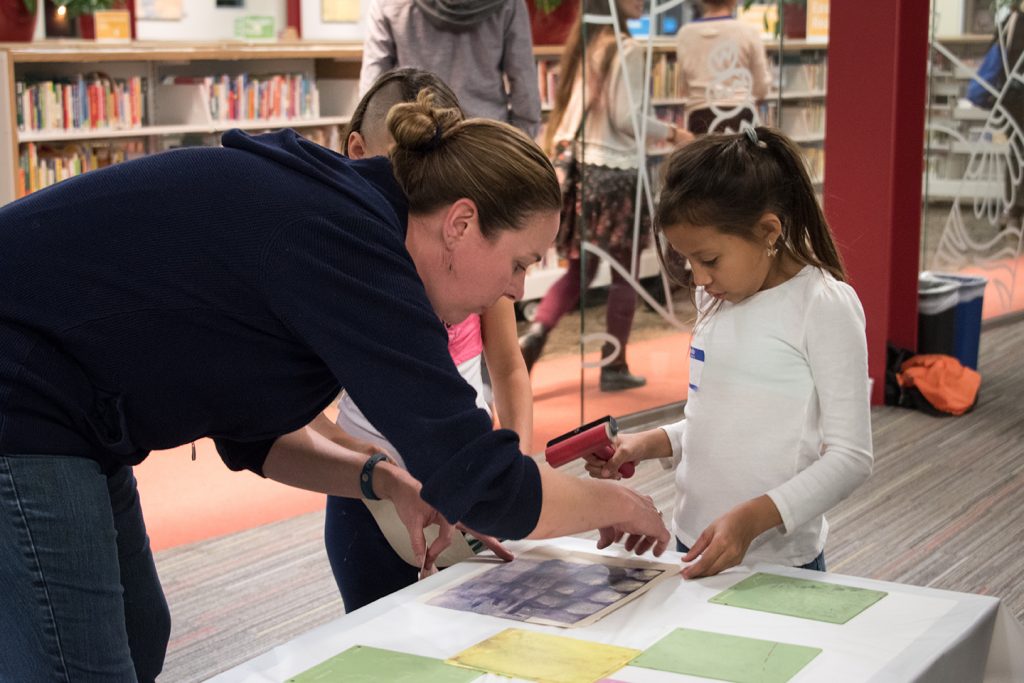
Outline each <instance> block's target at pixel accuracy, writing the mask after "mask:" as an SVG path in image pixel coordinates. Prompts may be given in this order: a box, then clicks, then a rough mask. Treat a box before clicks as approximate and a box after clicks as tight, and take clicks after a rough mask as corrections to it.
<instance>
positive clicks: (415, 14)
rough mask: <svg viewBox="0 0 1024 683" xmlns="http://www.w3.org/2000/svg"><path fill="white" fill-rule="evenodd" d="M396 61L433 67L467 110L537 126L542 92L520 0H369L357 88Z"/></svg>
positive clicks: (530, 131) (532, 131)
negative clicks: (368, 13) (538, 87)
mask: <svg viewBox="0 0 1024 683" xmlns="http://www.w3.org/2000/svg"><path fill="white" fill-rule="evenodd" d="M395 67H417V68H420V69H423V70H425V71H430V72H431V73H434V74H437V75H438V76H439V77H440V78H441V79H442V80H443V81H444V82H445V83H447V84H448V85H449V86H451V89H452V90H453V91H454V92H455V94H456V95H458V97H459V101H460V102H461V103H462V110H463V111H464V112H465V113H466V115H467V116H472V117H483V118H489V119H494V120H496V121H505V122H507V123H510V124H512V125H513V126H515V127H516V128H519V129H520V130H522V131H523V132H525V133H526V134H527V135H529V136H530V137H534V136H535V135H536V134H537V130H538V128H539V126H540V93H539V91H538V90H537V66H536V64H535V63H534V60H533V43H532V40H531V37H530V16H529V13H528V12H527V10H526V4H525V3H524V2H523V0H482V1H481V0H373V2H372V4H371V5H370V16H369V18H368V20H367V27H366V37H365V39H364V40H363V65H362V70H361V71H360V74H359V90H360V92H361V93H365V92H366V91H367V90H369V88H370V86H372V85H373V83H374V81H376V80H377V78H378V77H379V76H380V75H381V74H382V73H384V72H385V71H388V70H389V69H393V68H395ZM506 81H507V83H508V87H507V89H506Z"/></svg>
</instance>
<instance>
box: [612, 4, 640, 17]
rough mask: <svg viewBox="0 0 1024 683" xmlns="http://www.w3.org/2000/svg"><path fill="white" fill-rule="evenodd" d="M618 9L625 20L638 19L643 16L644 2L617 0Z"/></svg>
mask: <svg viewBox="0 0 1024 683" xmlns="http://www.w3.org/2000/svg"><path fill="white" fill-rule="evenodd" d="M618 8H619V13H620V14H621V15H622V16H624V17H625V18H626V19H639V18H640V17H642V16H643V15H644V0H618Z"/></svg>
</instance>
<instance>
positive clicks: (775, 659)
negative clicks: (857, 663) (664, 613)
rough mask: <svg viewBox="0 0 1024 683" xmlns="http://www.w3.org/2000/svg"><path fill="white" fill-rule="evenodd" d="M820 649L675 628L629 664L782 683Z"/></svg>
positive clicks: (746, 682)
mask: <svg viewBox="0 0 1024 683" xmlns="http://www.w3.org/2000/svg"><path fill="white" fill-rule="evenodd" d="M820 653H821V648H817V647H805V646H803V645H789V644H786V643H773V642H772V641H770V640H757V639H755V638H743V637H740V636H729V635H725V634H724V633H712V632H710V631H695V630H692V629H688V628H677V629H676V630H674V631H672V633H669V634H668V635H667V636H665V637H664V638H662V639H661V640H659V641H658V642H657V643H655V644H654V645H653V646H652V647H651V648H650V649H648V650H645V651H644V653H643V654H641V655H640V656H639V657H637V658H636V659H634V660H633V661H631V662H630V663H629V665H630V666H639V667H643V668H645V669H657V670H658V671H670V672H673V673H678V674H686V675H688V676H703V677H704V678H714V679H715V680H719V681H733V682H734V683H785V682H786V681H788V680H789V679H791V678H792V677H793V676H795V675H796V674H797V672H799V671H800V669H802V668H804V667H805V666H807V664H808V663H809V662H810V661H811V660H812V659H814V658H815V657H817V656H818V654H820Z"/></svg>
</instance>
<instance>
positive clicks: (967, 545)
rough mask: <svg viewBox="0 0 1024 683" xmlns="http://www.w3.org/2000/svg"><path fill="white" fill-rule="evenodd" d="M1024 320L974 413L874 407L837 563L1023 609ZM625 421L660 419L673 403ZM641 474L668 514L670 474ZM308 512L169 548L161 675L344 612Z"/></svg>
mask: <svg viewBox="0 0 1024 683" xmlns="http://www.w3.org/2000/svg"><path fill="white" fill-rule="evenodd" d="M1022 338H1024V321H1020V320H1018V321H1015V322H1012V323H1008V324H1002V325H998V326H992V327H989V328H987V329H986V331H985V332H984V334H983V335H982V345H981V359H982V362H981V372H982V376H983V378H984V381H983V384H982V389H981V399H980V402H979V404H978V407H977V408H976V409H975V410H974V412H972V413H970V414H968V415H965V416H963V417H959V418H935V417H929V416H927V415H924V414H922V413H917V412H913V411H909V410H903V409H896V408H876V409H875V410H874V411H873V414H872V419H873V430H874V435H875V457H876V463H875V471H874V475H873V476H872V478H871V479H870V480H869V481H868V483H867V484H865V485H864V486H863V487H862V488H861V489H859V490H858V491H857V492H856V493H855V494H854V496H853V497H852V498H851V499H849V500H847V501H845V502H844V503H842V504H841V505H840V506H839V507H838V508H836V509H835V510H833V511H832V512H831V513H830V514H829V520H830V522H831V525H832V533H831V536H830V538H829V542H828V547H827V548H826V555H827V558H828V563H829V569H830V570H832V571H835V572H838V573H843V574H853V575H857V576H864V577H870V578H875V579H883V580H887V581H897V582H901V583H909V584H914V585H919V586H931V587H937V588H945V589H949V590H955V591H965V592H971V593H982V594H987V595H996V596H1000V597H1001V598H1003V599H1004V601H1005V602H1006V603H1007V605H1008V606H1009V607H1010V610H1011V611H1012V612H1013V613H1014V614H1016V615H1017V618H1018V619H1022V620H1024V585H1022V582H1021V580H1020V577H1021V576H1024V504H1022V503H1024V353H1022V352H1021V339H1022ZM660 412H661V414H659V415H653V414H647V415H643V416H638V417H637V418H635V419H633V420H630V421H629V423H628V424H627V425H626V426H640V424H642V423H643V422H645V421H646V422H648V423H649V424H658V423H661V422H664V421H667V420H669V419H671V418H672V415H673V414H677V413H678V407H674V408H668V409H666V410H664V411H660ZM634 485H635V486H636V487H637V488H638V489H639V490H641V491H643V492H645V493H647V494H648V495H651V496H652V497H653V498H654V499H655V501H656V502H657V503H658V506H659V507H660V508H661V509H662V510H663V511H665V513H666V516H668V514H669V511H670V508H671V506H672V498H673V485H672V473H671V472H670V471H668V470H665V469H662V467H661V466H660V465H658V464H657V463H645V464H644V466H643V467H641V468H640V470H639V471H638V473H637V477H636V478H635V482H634ZM322 529H323V514H322V513H312V514H308V515H303V516H301V517H297V518H294V519H291V520H286V521H283V522H278V523H275V524H271V525H267V526H264V527H260V528H257V529H253V530H250V531H245V532H242V533H238V534H234V535H231V536H227V537H224V538H219V539H214V540H210V541H204V542H201V543H196V544H193V545H189V546H183V547H179V548H174V549H171V550H167V551H163V552H161V553H159V554H158V555H157V564H158V568H159V571H160V575H161V577H162V579H163V583H164V589H165V591H166V593H167V598H168V601H169V603H170V606H171V614H172V617H173V620H174V626H173V630H172V634H171V644H170V650H169V652H168V656H167V662H166V665H165V668H164V674H163V675H162V676H161V678H160V680H161V681H162V682H172V681H173V682H175V683H176V682H178V681H199V680H203V679H204V678H206V677H208V676H210V675H212V674H214V673H217V672H219V671H223V670H225V669H228V668H230V667H232V666H234V665H236V664H238V663H240V662H242V661H245V660H247V659H249V658H251V657H253V656H255V655H257V654H260V653H262V652H265V651H266V650H268V649H270V648H272V647H274V646H275V645H277V644H279V643H281V642H284V641H286V640H289V639H290V638H292V637H294V636H295V635H297V634H299V633H302V632H303V631H307V630H309V629H311V628H313V627H315V626H317V625H319V624H322V623H324V622H326V621H329V620H331V619H334V618H336V617H338V616H340V615H341V614H343V613H344V606H343V605H342V602H341V599H340V597H339V596H338V593H337V590H336V588H335V586H334V581H333V578H332V577H331V573H330V569H329V567H328V564H327V558H326V555H325V553H324V549H323V542H322Z"/></svg>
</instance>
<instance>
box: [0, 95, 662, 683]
mask: <svg viewBox="0 0 1024 683" xmlns="http://www.w3.org/2000/svg"><path fill="white" fill-rule="evenodd" d="M388 127H389V131H390V133H391V135H392V137H393V138H394V139H395V149H394V151H393V152H392V154H391V157H390V159H388V158H371V159H366V160H362V161H352V160H349V159H346V158H345V157H343V156H341V155H340V154H337V153H335V152H332V151H331V150H328V149H325V148H323V147H320V146H318V145H315V144H313V143H311V142H309V141H308V140H305V139H304V138H302V137H301V136H299V135H298V134H297V133H296V132H295V131H293V130H282V131H278V132H276V133H270V134H266V135H257V136H253V135H247V134H246V133H243V132H242V131H239V130H233V131H229V132H227V133H225V135H224V136H223V138H222V143H223V146H222V147H200V148H187V149H180V150H174V151H170V152H165V153H162V154H155V155H152V156H148V157H144V158H142V159H137V160H134V161H129V162H126V163H122V164H117V165H115V166H110V167H107V168H104V169H100V170H97V171H91V172H89V173H86V174H83V175H81V176H77V177H75V178H72V179H70V180H66V181H64V182H61V183H58V184H56V185H53V186H51V187H48V188H46V189H44V190H41V191H39V192H34V193H32V194H30V195H28V196H27V197H24V198H22V199H19V200H17V201H15V202H12V203H10V204H8V205H6V206H4V207H2V208H0V291H2V292H3V296H2V297H0V585H3V590H2V591H0V633H3V638H4V642H3V647H0V680H4V681H7V680H10V681H19V682H26V683H28V682H35V681H71V680H73V681H77V680H87V679H88V680H95V679H103V680H105V681H135V680H139V681H152V680H154V679H155V678H156V676H157V674H158V673H159V672H160V670H161V668H162V665H163V658H164V653H165V651H166V647H167V642H168V637H169V633H170V618H169V614H168V610H167V604H166V600H165V599H164V595H163V590H162V588H161V586H160V581H159V578H158V576H157V573H156V568H155V565H154V562H153V556H152V553H151V551H150V548H149V540H148V537H147V534H146V527H145V522H144V521H143V517H142V509H141V505H140V502H139V497H138V492H137V489H136V484H135V478H134V476H133V474H132V467H133V466H134V465H137V464H139V463H140V462H142V461H143V460H145V459H146V457H147V456H148V455H149V453H150V452H151V451H153V450H158V449H166V448H172V447H175V446H180V445H182V444H186V443H189V442H190V441H194V440H196V439H199V438H202V437H211V438H212V439H213V440H214V443H215V444H216V447H217V449H218V452H219V453H220V455H221V457H222V458H223V460H224V461H225V463H226V464H227V465H228V467H230V468H232V469H235V470H242V469H248V470H250V471H252V472H254V473H256V474H258V475H261V476H264V477H267V478H270V479H274V480H276V481H279V482H281V483H284V484H287V485H290V486H296V487H300V488H304V489H308V490H311V491H318V492H322V493H327V494H330V495H337V496H348V497H365V498H369V499H386V500H391V501H392V502H393V503H394V505H395V507H396V509H397V510H398V512H399V517H400V519H401V521H402V524H403V526H404V528H405V529H406V530H407V531H408V533H409V534H410V536H412V537H413V539H415V540H417V541H418V545H416V544H414V547H415V548H416V553H417V556H418V557H417V560H418V562H419V564H420V565H421V566H431V565H432V563H433V558H434V557H435V556H436V554H437V553H439V552H440V550H441V549H443V548H444V546H445V544H446V543H447V542H448V541H450V539H451V531H452V526H451V525H452V524H453V523H455V522H463V523H465V524H466V525H467V526H468V527H470V528H473V529H476V530H477V531H479V532H481V533H483V534H493V535H500V536H502V537H504V538H522V537H531V538H545V537H551V536H560V535H565V534H571V533H577V532H580V531H584V530H587V529H591V528H600V529H602V531H601V539H602V540H601V543H602V544H604V545H607V544H609V543H611V542H612V541H613V540H615V539H616V538H617V537H619V536H620V534H621V533H622V532H628V533H631V534H633V537H632V538H631V539H628V540H627V542H626V547H628V548H631V549H633V550H636V551H638V552H641V553H643V552H646V551H647V550H649V549H651V548H653V550H654V552H655V553H660V552H662V551H663V549H664V548H665V546H666V544H667V543H668V540H669V535H668V531H667V529H665V526H664V524H663V523H662V521H661V517H660V515H659V513H658V511H657V509H656V508H655V507H654V504H653V502H652V501H651V500H650V499H649V498H646V497H643V496H640V495H638V494H636V493H635V492H633V491H631V490H630V489H628V488H627V487H624V486H617V485H614V484H613V483H610V482H597V481H587V480H581V479H578V478H576V477H572V476H569V475H565V474H563V473H560V472H555V471H554V470H552V469H550V468H549V467H546V466H539V465H538V464H537V463H536V462H534V461H533V460H532V459H530V458H526V457H523V455H522V452H521V451H520V449H519V440H518V437H517V436H516V434H515V433H514V432H512V431H509V430H495V429H493V424H492V422H491V419H490V418H489V417H488V415H487V413H486V412H484V411H483V410H480V409H479V408H478V407H477V404H476V397H475V396H474V392H473V391H472V389H471V388H470V387H469V386H468V385H467V384H466V382H465V380H464V379H463V378H462V377H461V376H460V375H459V373H458V371H457V370H456V369H455V365H454V363H452V359H451V356H450V355H449V353H448V343H447V342H448V337H447V335H446V334H445V328H444V326H445V324H446V323H448V324H455V323H459V322H461V321H462V320H464V319H465V318H466V317H467V316H469V315H471V314H474V313H481V312H483V311H484V310H486V309H487V308H489V307H490V306H492V305H493V304H494V303H495V302H496V301H497V300H498V299H500V298H502V297H507V298H515V297H518V296H521V295H522V291H523V283H524V272H525V268H526V266H527V265H529V264H530V263H532V262H534V261H536V260H538V259H539V258H540V255H541V254H542V253H544V251H545V250H546V249H547V248H548V245H549V244H550V243H551V240H552V239H553V238H554V235H555V232H556V231H557V228H558V215H559V208H560V206H561V198H560V195H559V189H558V182H557V179H556V177H555V172H554V170H553V169H552V167H551V164H550V162H549V161H548V159H547V158H546V157H545V156H544V154H543V153H542V152H541V150H540V149H539V148H538V147H537V146H536V144H535V143H534V142H533V141H532V140H530V139H529V138H527V137H526V136H525V135H523V133H522V132H520V131H518V130H516V129H515V128H513V127H511V126H509V125H508V124H504V123H499V122H495V121H488V120H482V119H474V120H468V121H467V120H462V116H461V113H460V112H458V111H453V110H450V109H438V108H436V107H433V106H432V104H431V97H430V95H429V94H427V95H426V96H423V97H421V98H420V99H419V100H418V101H417V102H416V103H410V104H403V105H399V106H398V107H396V108H394V109H393V110H392V111H391V113H390V114H389V116H388ZM341 387H345V390H346V391H348V392H349V393H350V394H351V395H352V396H353V398H354V399H355V400H356V401H358V403H359V406H360V408H361V409H362V410H363V411H364V412H365V414H366V416H367V418H368V419H370V420H371V421H372V423H373V424H374V425H375V426H376V427H378V428H379V429H380V431H381V432H382V433H383V434H384V435H385V436H386V437H387V439H388V440H389V441H390V442H391V443H393V444H395V446H396V448H397V449H398V451H399V452H401V453H402V455H403V456H404V458H405V464H406V465H407V466H408V471H407V470H405V469H403V468H401V467H398V466H396V465H394V464H391V463H389V462H387V459H386V458H385V457H384V456H383V455H382V454H379V453H378V454H375V455H374V456H371V457H367V456H366V455H365V454H362V453H356V452H354V451H352V450H351V449H348V448H345V447H343V446H341V445H339V444H337V443H335V442H333V441H332V440H330V439H327V438H324V437H323V435H322V434H321V433H320V432H318V431H317V430H316V429H315V428H314V427H313V426H312V425H311V423H312V422H314V420H316V419H318V416H320V415H321V413H322V412H323V410H324V408H326V407H327V406H328V405H329V404H330V403H331V402H332V401H334V400H335V398H336V397H337V396H338V393H339V392H340V390H341ZM591 484H598V486H595V485H591ZM209 495H211V496H216V495H217V492H216V491H210V494H209ZM435 524H436V525H438V527H439V529H440V533H439V536H438V538H437V540H436V541H435V542H433V543H432V544H431V545H430V546H429V547H427V546H426V542H425V540H424V537H423V533H422V531H423V529H424V528H426V527H429V526H433V525H435Z"/></svg>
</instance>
